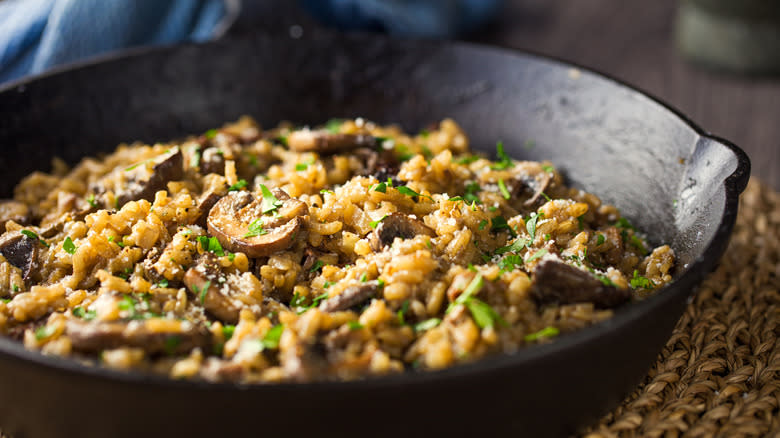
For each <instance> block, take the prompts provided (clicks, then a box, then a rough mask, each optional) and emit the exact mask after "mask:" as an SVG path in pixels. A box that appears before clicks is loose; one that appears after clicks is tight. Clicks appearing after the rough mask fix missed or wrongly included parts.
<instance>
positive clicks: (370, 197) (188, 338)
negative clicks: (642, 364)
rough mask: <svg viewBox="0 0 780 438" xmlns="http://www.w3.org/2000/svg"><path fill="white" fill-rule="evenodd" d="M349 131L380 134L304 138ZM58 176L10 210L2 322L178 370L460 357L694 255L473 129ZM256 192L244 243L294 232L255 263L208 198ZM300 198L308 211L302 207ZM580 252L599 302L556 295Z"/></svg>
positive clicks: (547, 330)
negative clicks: (219, 225) (218, 229)
mask: <svg viewBox="0 0 780 438" xmlns="http://www.w3.org/2000/svg"><path fill="white" fill-rule="evenodd" d="M341 134H345V136H342V137H339V138H348V139H350V141H352V140H354V139H355V138H358V137H360V136H362V137H360V138H364V139H365V141H367V142H368V143H369V146H368V148H367V147H366V145H361V147H359V148H358V147H347V148H342V149H340V150H336V151H332V150H331V151H328V150H325V149H323V148H322V144H320V143H317V144H316V145H319V146H320V149H319V150H318V149H316V148H314V149H313V150H308V149H307V150H303V149H302V148H304V146H305V145H307V144H308V143H305V141H309V137H311V136H312V135H314V136H317V135H321V136H323V137H327V136H334V137H333V138H336V137H337V136H338V135H341ZM295 136H298V137H295ZM307 136H308V137H307ZM296 141H297V142H298V143H295V142H296ZM333 141H335V140H333ZM288 142H293V143H292V144H293V145H295V144H298V145H299V147H297V148H291V147H289V146H288ZM300 145H304V146H300ZM316 145H315V146H316ZM371 145H373V146H374V147H375V149H373V150H371ZM306 147H308V146H306ZM293 149H298V150H297V151H296V150H293ZM179 153H180V156H179V157H180V158H181V163H179V164H178V165H179V166H180V167H181V168H182V171H181V172H180V173H179V174H177V173H176V172H173V173H172V174H170V175H174V176H173V177H172V178H167V179H166V180H165V181H162V183H161V184H162V185H161V186H160V187H159V188H160V189H159V190H156V191H151V192H149V190H148V189H149V188H150V187H151V186H152V185H151V183H148V182H149V181H152V178H154V175H155V173H157V174H162V171H161V170H160V168H159V167H158V165H160V163H162V162H167V161H171V162H173V161H175V160H173V158H176V157H174V156H175V155H176V154H179ZM372 160H373V161H372ZM377 160H379V163H380V164H377V163H376V162H377ZM383 160H384V161H383ZM54 169H55V170H54V171H53V173H52V174H45V173H42V172H35V173H33V174H31V175H29V176H28V177H26V178H25V179H24V180H22V181H21V182H20V183H19V185H18V186H17V187H16V189H15V191H14V200H13V201H5V203H4V204H3V205H0V220H2V222H3V223H4V228H5V233H4V234H3V235H2V236H0V250H2V254H3V255H5V257H3V256H0V297H3V300H2V301H0V332H3V333H5V334H6V335H7V336H11V337H14V338H16V339H19V340H22V341H23V342H24V345H25V346H26V347H27V348H30V349H37V350H41V351H42V352H43V353H44V354H52V355H59V356H65V357H74V358H78V359H79V360H81V361H85V362H88V363H95V364H102V365H104V366H108V367H113V368H117V369H123V370H138V371H142V372H148V373H162V374H166V375H169V376H171V377H173V378H182V379H206V380H211V381H238V382H247V383H252V382H272V381H310V380H323V379H355V378H362V377H366V376H369V375H381V374H387V373H398V372H403V371H404V370H410V369H439V368H444V367H449V366H452V365H455V364H457V363H462V362H468V361H473V360H477V359H479V358H482V357H484V356H489V355H493V354H498V353H511V352H512V351H515V350H517V349H519V348H522V347H523V346H526V345H529V344H534V343H540V342H554V339H555V338H556V337H557V336H560V335H563V334H565V333H567V332H571V331H574V330H577V329H580V328H583V327H586V326H588V325H591V324H593V323H596V322H599V321H602V320H605V319H607V318H609V317H610V316H611V315H612V313H613V308H614V307H616V306H617V305H618V304H620V303H622V302H624V301H626V300H636V299H642V298H643V297H644V296H646V295H648V294H649V293H652V291H653V290H654V289H657V288H659V287H661V286H663V285H664V284H666V283H667V282H669V281H671V271H672V269H673V266H674V253H673V251H672V249H671V248H670V247H669V246H667V245H663V246H659V247H657V248H654V249H653V248H651V247H649V246H648V243H647V241H646V240H645V239H644V238H643V236H642V235H641V234H639V233H638V232H637V231H636V230H635V229H634V228H633V227H632V226H631V225H630V224H629V223H628V222H627V221H625V220H624V219H621V218H620V214H619V212H618V210H617V209H616V208H615V207H613V206H609V205H603V204H602V203H601V200H600V199H599V198H598V197H597V196H595V195H593V194H589V193H585V192H583V191H581V190H576V189H573V188H568V187H566V186H565V185H564V184H563V180H562V178H561V175H560V173H558V172H557V171H556V170H555V169H554V168H553V167H552V165H551V163H547V162H544V163H536V162H523V161H514V160H509V159H508V157H505V156H499V161H491V160H489V159H487V158H485V157H483V156H480V155H472V152H471V150H470V148H469V140H468V138H467V137H466V135H465V133H463V132H462V131H461V129H460V127H459V126H458V125H457V124H456V123H455V122H454V121H452V120H444V121H442V122H440V123H438V124H437V125H435V126H434V127H432V128H431V129H430V130H427V131H423V132H421V133H418V134H417V135H409V134H406V133H404V132H402V131H401V130H400V129H399V128H398V127H396V126H378V125H375V124H373V123H370V122H366V121H364V120H362V119H356V120H345V121H331V122H329V123H328V125H327V127H326V128H324V129H323V130H318V131H311V132H309V131H307V130H306V129H296V128H293V127H292V126H291V125H287V124H283V125H280V126H279V127H277V128H274V129H270V130H266V131H264V130H262V129H261V128H260V127H259V126H257V125H256V124H255V122H254V121H252V120H251V119H249V118H242V119H240V120H239V121H238V122H236V123H233V124H229V125H226V126H224V127H222V128H220V129H218V130H212V131H209V132H207V133H206V134H204V135H201V136H198V137H192V138H188V139H186V140H184V141H179V142H172V143H165V144H163V143H160V144H155V145H144V144H132V145H124V144H123V145H120V146H119V147H118V148H117V150H116V151H114V152H113V153H111V154H109V155H107V156H104V157H100V158H85V159H84V160H82V161H81V162H80V163H79V164H77V165H76V166H75V167H73V168H72V169H69V168H68V167H67V166H66V165H64V163H62V162H61V161H57V162H56V163H55V166H54ZM170 175H169V176H170ZM158 176H159V175H158ZM145 181H146V182H147V184H146V185H144V182H145ZM139 184H140V186H139ZM139 187H140V188H145V189H146V190H147V192H148V193H141V191H140V188H139ZM136 189H138V190H136ZM263 189H267V190H269V191H273V193H274V195H275V196H273V197H271V196H267V195H264V194H263ZM276 190H281V191H283V192H284V193H286V195H289V197H290V198H291V199H289V200H285V199H286V198H285V197H284V196H283V194H281V195H280V192H279V191H276ZM241 192H247V193H251V195H252V196H253V197H254V199H256V200H258V202H259V200H261V199H262V200H263V207H262V208H263V209H264V211H263V212H261V213H259V214H258V217H257V218H256V219H258V220H259V221H260V222H258V223H259V224H260V227H259V228H257V227H256V228H255V231H256V232H257V233H258V234H257V235H256V236H250V234H251V230H252V229H253V228H252V224H251V223H250V221H245V222H243V223H242V224H241V227H244V228H241V229H242V230H246V229H248V230H250V231H249V232H246V234H244V231H241V233H240V234H242V235H236V236H235V237H236V239H238V240H242V239H243V238H245V239H244V240H246V239H261V238H262V236H269V237H268V239H274V238H276V237H277V236H276V234H275V233H277V231H276V230H280V229H281V228H283V227H285V226H288V225H289V226H288V228H290V229H293V228H295V230H294V232H292V234H289V233H288V234H287V235H286V236H285V237H284V239H288V240H289V241H287V240H284V239H283V238H282V237H279V239H278V240H276V241H275V243H274V245H277V246H268V245H266V246H264V247H263V248H262V249H258V251H265V252H268V253H267V254H266V253H263V254H262V255H255V256H253V255H251V254H247V253H246V252H244V251H238V250H236V251H230V249H229V248H230V247H231V245H232V247H233V248H237V247H236V246H235V245H236V244H235V242H233V243H231V241H230V240H229V239H227V238H226V237H225V236H224V235H222V234H219V233H216V235H215V233H211V232H210V231H209V230H210V229H211V228H210V227H211V226H212V225H213V224H215V223H216V222H212V217H213V216H214V215H215V214H216V213H215V210H213V208H212V205H213V202H212V205H207V203H204V198H205V197H206V195H208V194H212V195H213V197H214V199H218V198H220V197H222V199H223V200H226V199H229V198H231V197H235V198H238V197H240V196H245V197H246V196H247V194H245V193H241ZM142 198H147V199H142ZM247 199H251V197H249V198H247ZM272 200H276V201H278V204H273V203H271V204H266V203H265V202H266V201H272ZM298 201H300V202H298ZM220 202H222V201H220ZM296 202H298V203H297V204H296ZM274 205H276V207H274ZM282 205H283V206H282ZM288 205H289V206H291V207H290V208H293V207H295V208H298V210H296V211H297V212H298V213H296V214H295V215H294V217H293V216H290V217H286V216H284V214H282V213H281V212H282V211H283V210H284V209H285V208H287V206H288ZM25 208H26V210H25ZM214 208H216V207H214ZM269 209H270V210H269ZM210 210H211V213H212V215H211V216H210V217H209V222H208V224H209V227H205V226H203V225H204V218H205V216H206V215H207V214H208V213H209V211H210ZM266 210H267V211H266ZM19 212H21V213H19ZM25 212H26V213H25ZM12 213H13V214H12ZM225 220H226V221H238V219H236V218H235V217H225ZM285 220H289V222H284V221H285ZM294 221H299V222H300V224H299V226H297V227H294V226H293V225H295V224H291V223H292V222H294ZM275 222H279V223H284V224H282V225H278V228H274V227H276V225H274V226H271V225H269V224H272V223H275ZM230 223H232V222H230ZM285 224H288V225H285ZM254 225H257V223H256V224H254ZM246 227H248V228H246ZM396 227H401V228H396ZM403 227H411V228H409V229H411V230H413V231H411V232H410V231H408V229H406V228H403ZM0 229H2V228H0ZM399 230H401V231H399ZM403 230H407V231H403ZM22 231H25V234H22V235H21V236H20V232H22ZM33 233H34V234H33ZM278 233H279V236H281V233H282V232H281V231H279V232H278ZM383 233H384V234H383ZM246 236H250V237H246ZM258 236H260V237H258ZM388 236H389V237H388ZM393 237H395V239H393ZM388 239H389V240H388ZM14 245H16V246H14ZM241 248H243V247H241ZM253 248H254V247H253ZM257 248H260V246H257ZM20 251H21V252H20ZM246 251H250V252H251V250H246ZM20 254H21V255H20ZM25 256H26V257H27V258H25ZM7 259H8V260H7ZM561 262H565V263H566V264H567V265H569V266H571V267H574V268H575V272H574V273H568V274H566V275H569V276H570V277H571V276H574V277H575V278H579V277H582V276H583V275H584V277H583V278H584V279H585V280H586V281H585V283H587V284H588V285H587V286H583V287H582V288H581V289H582V290H590V289H592V294H595V295H593V296H595V297H596V300H595V301H594V300H588V299H583V298H582V297H583V296H585V295H583V292H582V290H578V288H568V289H566V290H561V291H557V290H555V286H556V285H557V284H559V283H555V282H554V281H553V280H555V281H563V280H560V278H559V277H560V276H561V275H563V274H565V270H564V271H561V270H560V266H559V265H558V264H559V263H561ZM541 266H544V267H543V268H540V269H539V270H537V268H538V267H541ZM207 278H208V279H211V280H209V281H205V282H204V280H205V279H207ZM193 279H195V280H197V281H195V280H193ZM549 279H553V280H549ZM556 279H557V280H556ZM594 279H596V285H595V286H594V285H593V284H592V282H593V280H594ZM212 280H213V281H212ZM550 281H553V283H549V282H550ZM545 282H548V283H545ZM585 283H584V284H585ZM569 289H571V290H569ZM615 297H622V298H615Z"/></svg>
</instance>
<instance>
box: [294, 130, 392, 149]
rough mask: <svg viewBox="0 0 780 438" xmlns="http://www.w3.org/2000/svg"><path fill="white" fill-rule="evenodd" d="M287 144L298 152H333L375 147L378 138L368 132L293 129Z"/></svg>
mask: <svg viewBox="0 0 780 438" xmlns="http://www.w3.org/2000/svg"><path fill="white" fill-rule="evenodd" d="M287 145H288V146H290V149H291V150H293V151H296V152H318V153H320V154H333V153H336V152H344V151H350V150H352V149H357V148H360V147H368V148H375V147H377V145H378V143H377V141H376V138H374V137H373V136H371V135H366V134H334V133H332V132H329V131H327V130H317V131H310V130H308V129H303V130H300V131H293V132H291V133H290V135H288V136H287Z"/></svg>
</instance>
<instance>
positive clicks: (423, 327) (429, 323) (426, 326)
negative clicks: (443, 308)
mask: <svg viewBox="0 0 780 438" xmlns="http://www.w3.org/2000/svg"><path fill="white" fill-rule="evenodd" d="M439 324H441V319H439V318H431V319H426V320H425V321H423V322H420V323H417V324H415V326H414V331H416V332H424V331H427V330H430V329H432V328H434V327H436V326H437V325H439Z"/></svg>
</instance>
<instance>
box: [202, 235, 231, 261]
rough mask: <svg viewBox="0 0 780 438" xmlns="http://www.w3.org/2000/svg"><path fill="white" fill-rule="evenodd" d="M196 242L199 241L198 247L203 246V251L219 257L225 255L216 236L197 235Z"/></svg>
mask: <svg viewBox="0 0 780 438" xmlns="http://www.w3.org/2000/svg"><path fill="white" fill-rule="evenodd" d="M198 243H200V247H201V248H203V251H208V252H211V253H214V254H216V255H217V256H219V257H222V256H224V255H225V250H224V249H222V245H220V243H219V240H218V239H217V238H216V237H208V236H198Z"/></svg>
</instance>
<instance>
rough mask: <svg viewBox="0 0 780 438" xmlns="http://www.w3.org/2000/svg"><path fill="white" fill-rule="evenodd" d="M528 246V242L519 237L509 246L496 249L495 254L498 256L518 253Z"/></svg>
mask: <svg viewBox="0 0 780 438" xmlns="http://www.w3.org/2000/svg"><path fill="white" fill-rule="evenodd" d="M529 244H530V242H529V241H528V239H524V238H522V237H521V238H519V239H517V240H515V241H514V242H512V243H511V244H510V245H507V246H502V247H501V248H498V249H496V252H495V253H496V254H499V255H500V254H504V253H507V252H520V250H522V249H523V248H525V247H526V246H528V245H529Z"/></svg>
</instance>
